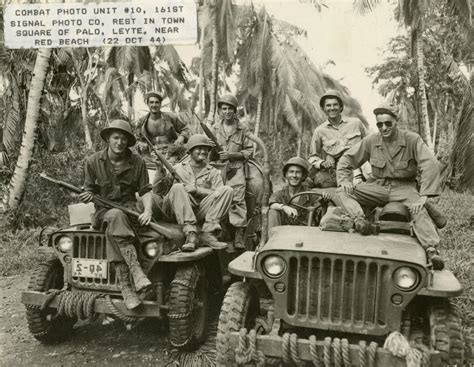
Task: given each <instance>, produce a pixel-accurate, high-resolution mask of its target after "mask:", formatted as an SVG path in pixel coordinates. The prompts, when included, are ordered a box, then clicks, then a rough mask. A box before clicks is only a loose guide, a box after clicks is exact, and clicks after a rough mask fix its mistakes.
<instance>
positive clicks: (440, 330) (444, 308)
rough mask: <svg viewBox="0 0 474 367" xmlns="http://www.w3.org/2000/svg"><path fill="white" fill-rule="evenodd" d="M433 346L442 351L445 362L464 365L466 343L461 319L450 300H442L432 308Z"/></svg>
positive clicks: (451, 364)
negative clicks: (464, 342)
mask: <svg viewBox="0 0 474 367" xmlns="http://www.w3.org/2000/svg"><path fill="white" fill-rule="evenodd" d="M429 322H430V334H431V335H430V340H431V346H432V347H433V348H434V349H435V350H437V351H439V352H441V359H442V361H443V363H444V364H447V365H450V366H454V365H457V366H463V363H464V344H463V335H462V332H461V320H460V318H459V317H458V316H457V315H456V314H455V312H454V311H453V307H452V305H451V303H450V302H449V301H445V300H440V301H438V302H437V303H435V304H434V305H432V306H431V308H430V314H429Z"/></svg>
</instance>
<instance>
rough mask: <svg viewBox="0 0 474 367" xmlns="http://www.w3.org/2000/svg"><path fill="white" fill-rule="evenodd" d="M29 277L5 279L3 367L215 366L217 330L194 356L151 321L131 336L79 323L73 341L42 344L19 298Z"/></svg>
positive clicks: (0, 285) (113, 327) (0, 330)
mask: <svg viewBox="0 0 474 367" xmlns="http://www.w3.org/2000/svg"><path fill="white" fill-rule="evenodd" d="M27 284H28V276H24V275H23V276H15V277H7V278H0V292H1V293H0V294H1V295H0V299H1V302H0V307H1V309H2V313H1V315H0V366H46V365H47V366H72V365H100V366H102V365H115V366H130V365H134V366H148V365H153V366H178V365H180V366H190V365H196V366H202V365H212V360H213V358H215V357H214V351H213V349H214V348H213V344H214V340H213V335H214V333H213V330H212V329H215V323H213V325H211V326H210V329H211V330H209V333H208V334H209V335H210V336H209V338H208V339H209V340H208V341H207V342H206V343H205V345H204V346H203V347H202V348H201V349H200V350H198V351H196V352H194V353H184V354H183V353H177V351H176V350H172V349H171V347H170V346H169V344H168V340H167V326H166V325H164V324H163V323H161V324H160V323H159V322H154V321H153V322H150V321H149V320H148V321H146V322H144V323H142V324H139V325H137V326H136V327H135V328H134V329H132V330H131V331H127V330H126V328H125V326H124V324H123V323H121V322H119V321H115V322H112V323H110V324H108V325H103V324H102V323H103V320H102V319H101V318H99V319H98V320H97V321H95V322H94V323H91V324H88V323H83V324H82V325H81V324H77V325H76V326H75V327H74V330H73V332H72V335H71V337H70V338H69V339H68V340H67V341H66V342H63V343H61V344H56V345H43V344H41V343H39V342H38V341H37V340H36V339H34V338H33V337H32V336H31V334H30V333H29V332H28V327H27V324H26V319H25V307H24V306H23V304H21V303H20V293H21V291H22V290H23V289H25V288H26V286H27Z"/></svg>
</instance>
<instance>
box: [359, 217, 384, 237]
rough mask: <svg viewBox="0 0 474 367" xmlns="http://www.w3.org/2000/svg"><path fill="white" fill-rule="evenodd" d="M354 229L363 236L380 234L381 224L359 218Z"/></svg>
mask: <svg viewBox="0 0 474 367" xmlns="http://www.w3.org/2000/svg"><path fill="white" fill-rule="evenodd" d="M354 229H355V230H356V232H359V233H360V234H361V235H362V236H368V235H371V234H379V226H377V225H375V224H372V223H370V222H369V221H368V220H367V219H364V218H357V219H356V220H355V222H354Z"/></svg>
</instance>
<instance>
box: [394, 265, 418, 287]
mask: <svg viewBox="0 0 474 367" xmlns="http://www.w3.org/2000/svg"><path fill="white" fill-rule="evenodd" d="M393 280H394V282H395V284H396V285H397V286H398V287H399V288H400V289H403V290H405V291H408V290H410V289H412V288H414V287H415V286H416V285H417V284H418V273H417V272H416V271H415V270H413V269H411V268H409V267H407V266H402V267H401V268H398V269H397V270H395V272H394V273H393Z"/></svg>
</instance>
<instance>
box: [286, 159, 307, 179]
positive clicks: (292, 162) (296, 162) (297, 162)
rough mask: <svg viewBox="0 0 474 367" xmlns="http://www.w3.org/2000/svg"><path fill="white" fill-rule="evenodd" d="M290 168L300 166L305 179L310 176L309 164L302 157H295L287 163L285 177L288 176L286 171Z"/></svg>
mask: <svg viewBox="0 0 474 367" xmlns="http://www.w3.org/2000/svg"><path fill="white" fill-rule="evenodd" d="M290 166H298V167H301V168H302V169H303V177H304V178H306V176H308V162H307V161H306V160H305V159H303V158H301V157H293V158H290V159H288V160H287V161H286V163H285V165H284V166H283V176H286V171H288V168H290Z"/></svg>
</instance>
